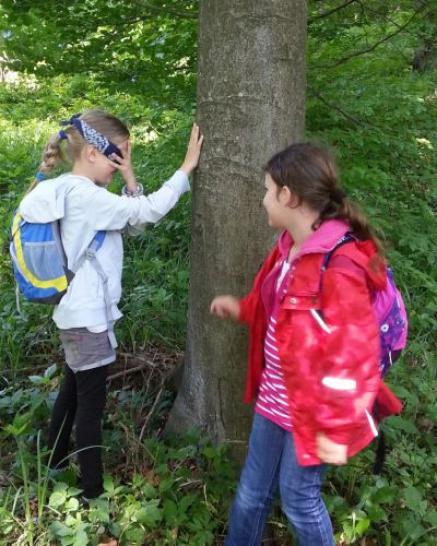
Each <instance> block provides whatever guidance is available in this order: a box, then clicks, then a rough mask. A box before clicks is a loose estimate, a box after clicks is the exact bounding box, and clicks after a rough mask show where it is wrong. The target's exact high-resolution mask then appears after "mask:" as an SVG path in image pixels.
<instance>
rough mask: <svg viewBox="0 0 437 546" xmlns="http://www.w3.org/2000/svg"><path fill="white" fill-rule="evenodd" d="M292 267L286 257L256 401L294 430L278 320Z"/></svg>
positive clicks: (259, 408) (272, 417) (265, 413)
mask: <svg viewBox="0 0 437 546" xmlns="http://www.w3.org/2000/svg"><path fill="white" fill-rule="evenodd" d="M289 269H290V264H289V263H288V262H287V261H286V260H284V262H283V264H282V268H281V270H280V271H279V273H278V279H277V280H276V283H275V288H276V291H275V301H274V305H273V309H272V313H271V315H270V318H269V320H268V326H267V332H266V337H265V339H264V361H265V367H264V370H263V373H262V376H261V383H260V387H259V392H258V398H257V401H256V405H255V411H256V412H257V413H259V414H260V415H262V416H263V417H265V418H266V419H269V420H270V421H273V423H275V424H277V425H279V426H280V427H282V428H284V429H285V430H291V427H292V424H291V414H290V407H289V403H288V397H287V391H286V387H285V383H284V375H283V372H282V369H281V365H280V361H279V352H278V344H277V341H276V322H277V317H278V313H279V308H280V301H281V296H282V295H283V294H284V292H286V290H287V284H288V282H287V281H288V278H289V274H290V271H289Z"/></svg>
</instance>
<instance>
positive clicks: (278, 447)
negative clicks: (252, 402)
mask: <svg viewBox="0 0 437 546" xmlns="http://www.w3.org/2000/svg"><path fill="white" fill-rule="evenodd" d="M323 474H324V465H317V466H306V467H304V466H299V465H298V463H297V461H296V455H295V451H294V443H293V438H292V435H291V434H290V433H289V432H287V431H286V430H284V429H282V428H281V427H279V426H278V425H275V424H274V423H272V422H271V421H269V420H268V419H266V418H265V417H262V416H261V415H258V414H257V413H256V414H255V417H254V420H253V426H252V432H251V435H250V440H249V451H248V455H247V458H246V463H245V465H244V468H243V471H242V473H241V477H240V483H239V485H238V489H237V493H236V496H235V499H234V503H233V505H232V508H231V514H230V519H229V530H228V535H227V537H226V540H225V546H258V545H259V544H261V540H262V535H263V531H264V526H265V522H266V518H267V515H268V512H269V509H270V505H271V503H272V500H273V496H274V495H275V493H276V491H277V489H278V488H279V493H280V496H281V503H282V509H283V510H284V512H285V515H286V516H287V519H288V521H289V523H290V524H291V525H292V527H293V529H294V531H295V533H296V536H297V539H298V543H299V546H334V537H333V533H332V525H331V520H330V519H329V515H328V512H327V511H326V507H325V504H324V503H323V500H322V498H321V496H320V487H321V484H322V479H323Z"/></svg>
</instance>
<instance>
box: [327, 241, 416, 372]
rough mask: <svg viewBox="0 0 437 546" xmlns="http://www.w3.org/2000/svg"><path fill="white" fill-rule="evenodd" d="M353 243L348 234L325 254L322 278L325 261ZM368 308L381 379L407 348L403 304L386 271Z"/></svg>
mask: <svg viewBox="0 0 437 546" xmlns="http://www.w3.org/2000/svg"><path fill="white" fill-rule="evenodd" d="M351 241H355V237H354V236H353V235H352V234H351V233H346V235H344V236H343V237H342V238H341V239H340V240H339V241H338V242H337V244H336V245H335V246H334V248H332V249H331V250H330V251H329V252H328V253H327V254H325V257H324V259H323V262H322V275H323V273H324V272H325V271H326V269H327V267H328V263H329V260H330V259H331V257H332V255H333V254H334V252H335V251H336V250H337V248H339V247H340V246H342V245H344V244H346V243H349V242H351ZM371 296H372V304H373V309H374V311H375V316H376V319H377V322H378V325H379V337H380V344H381V354H380V361H379V370H380V373H381V376H382V377H384V375H385V374H386V373H387V371H388V370H389V369H390V368H391V366H392V365H393V364H394V362H395V361H396V360H397V359H398V358H399V356H400V354H401V352H402V351H403V350H404V349H405V346H406V344H407V332H408V318H407V312H406V310H405V304H404V301H403V299H402V296H401V294H400V292H399V290H398V289H397V287H396V284H395V281H394V278H393V272H392V270H391V269H390V268H387V284H386V286H385V288H384V289H383V290H373V291H372V294H371Z"/></svg>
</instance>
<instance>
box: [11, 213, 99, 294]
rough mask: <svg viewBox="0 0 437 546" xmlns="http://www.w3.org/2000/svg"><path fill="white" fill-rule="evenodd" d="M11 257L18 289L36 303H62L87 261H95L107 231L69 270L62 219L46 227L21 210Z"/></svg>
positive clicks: (16, 217)
mask: <svg viewBox="0 0 437 546" xmlns="http://www.w3.org/2000/svg"><path fill="white" fill-rule="evenodd" d="M11 235H12V237H11V243H10V247H9V250H10V254H11V257H12V265H13V271H14V276H15V281H16V284H17V289H18V290H19V291H20V292H21V294H22V295H23V296H24V297H25V298H26V299H27V300H29V301H32V302H35V303H48V304H56V303H59V302H60V300H61V298H62V296H63V295H64V294H65V293H66V291H67V288H68V285H69V283H70V282H71V281H72V279H73V277H74V275H75V273H76V271H77V270H78V269H79V267H80V266H81V265H82V263H83V260H85V259H90V260H92V261H93V260H95V254H96V252H97V250H98V249H99V248H100V247H101V246H102V244H103V241H104V239H105V235H106V232H105V231H98V232H97V233H96V235H95V237H94V238H93V240H92V241H91V243H90V245H89V246H88V249H87V252H86V255H85V256H84V258H83V259H82V260H81V261H80V263H78V264H75V266H74V267H73V268H72V269H69V268H68V265H67V257H66V255H65V252H64V249H63V247H62V242H61V235H60V223H59V220H55V221H53V222H48V223H45V224H37V223H31V222H26V221H25V220H24V219H23V218H22V216H21V215H20V213H19V212H18V211H17V212H16V213H15V215H14V218H13V222H12V233H11Z"/></svg>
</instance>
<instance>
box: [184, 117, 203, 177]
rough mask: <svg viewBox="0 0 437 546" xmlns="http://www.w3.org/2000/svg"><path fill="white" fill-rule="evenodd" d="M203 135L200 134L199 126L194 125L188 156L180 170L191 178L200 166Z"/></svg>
mask: <svg viewBox="0 0 437 546" xmlns="http://www.w3.org/2000/svg"><path fill="white" fill-rule="evenodd" d="M202 144H203V135H202V134H201V133H200V128H199V126H198V125H197V124H196V123H194V124H193V128H192V129H191V136H190V141H189V143H188V148H187V154H186V156H185V159H184V162H183V163H182V165H181V166H180V168H179V170H180V171H183V172H184V173H185V174H186V175H187V176H189V175H190V174H191V173H192V172H193V171H194V169H195V168H196V167H197V165H198V164H199V158H200V150H201V149H202Z"/></svg>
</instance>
